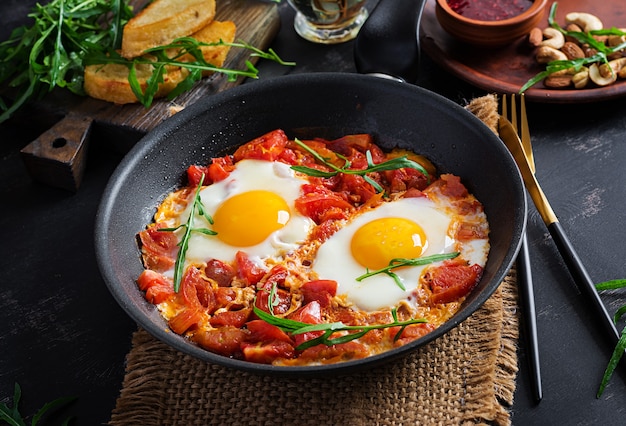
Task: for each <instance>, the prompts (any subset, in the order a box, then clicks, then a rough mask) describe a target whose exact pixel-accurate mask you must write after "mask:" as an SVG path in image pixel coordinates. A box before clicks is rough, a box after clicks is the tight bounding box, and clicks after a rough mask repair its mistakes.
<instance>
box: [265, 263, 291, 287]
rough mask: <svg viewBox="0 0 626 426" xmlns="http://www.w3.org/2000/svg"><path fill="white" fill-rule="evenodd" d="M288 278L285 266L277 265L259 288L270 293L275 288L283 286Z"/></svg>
mask: <svg viewBox="0 0 626 426" xmlns="http://www.w3.org/2000/svg"><path fill="white" fill-rule="evenodd" d="M287 276H289V272H288V271H287V268H285V267H284V266H283V265H276V266H274V267H272V269H270V272H269V273H268V274H267V276H266V278H265V280H264V281H263V282H262V283H259V286H258V288H259V289H261V288H262V289H264V290H267V291H270V290H271V289H272V287H274V286H276V287H280V286H283V285H284V284H285V279H286V278H287Z"/></svg>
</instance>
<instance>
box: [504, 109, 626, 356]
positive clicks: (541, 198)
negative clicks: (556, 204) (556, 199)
mask: <svg viewBox="0 0 626 426" xmlns="http://www.w3.org/2000/svg"><path fill="white" fill-rule="evenodd" d="M524 111H525V109H524ZM523 121H527V120H526V119H524V120H523ZM524 127H525V126H524V123H522V129H524ZM498 131H499V133H500V138H501V139H502V141H503V142H504V144H505V145H506V146H507V148H508V149H509V151H510V152H511V154H512V155H513V159H514V160H515V163H516V164H517V167H518V169H519V171H520V173H521V175H522V177H523V179H524V185H525V186H526V189H527V190H528V193H529V194H530V197H531V198H532V200H533V203H534V204H535V207H536V208H537V211H538V212H539V214H540V215H541V218H542V219H543V222H544V223H545V225H546V227H547V228H548V231H549V232H550V235H551V236H552V240H553V241H554V244H555V246H556V248H557V249H558V251H559V253H560V254H561V257H562V258H563V261H564V262H565V265H566V266H567V269H568V270H569V272H570V274H571V276H572V278H573V279H574V282H575V283H576V285H577V287H578V289H579V290H580V292H581V293H582V294H583V296H584V297H585V299H586V302H587V303H586V304H587V306H588V307H589V309H593V310H594V314H595V315H596V317H595V321H594V323H595V324H597V326H598V327H601V328H602V329H603V331H604V332H605V333H606V335H607V337H610V339H611V343H612V344H613V346H615V345H616V344H617V342H618V340H619V338H620V333H619V332H618V331H617V328H616V326H615V324H614V322H613V319H612V318H611V316H610V315H609V314H608V312H607V310H606V307H605V306H604V303H603V302H602V299H601V298H600V295H599V294H598V292H597V291H596V287H595V284H594V283H593V280H592V279H591V277H590V276H589V273H588V272H587V270H586V269H585V265H583V263H582V261H581V259H580V257H579V256H578V253H576V249H575V248H574V246H573V245H572V243H571V242H570V241H569V238H568V237H567V235H566V234H565V229H564V228H563V226H562V225H561V223H560V222H559V219H558V218H557V217H556V214H555V213H554V210H552V206H550V202H549V201H548V198H547V197H546V194H545V193H544V192H543V190H542V189H541V186H540V185H539V182H538V181H537V177H536V176H535V173H534V171H533V170H534V160H533V158H532V157H530V156H529V155H528V153H527V152H526V151H525V148H524V146H523V143H522V141H521V140H520V137H519V136H518V134H517V132H516V131H515V130H514V129H513V126H512V125H511V122H510V121H509V120H508V119H506V118H505V117H503V116H501V117H500V119H499V121H498ZM524 133H525V136H523V137H524V138H528V137H529V136H528V135H529V133H528V132H527V131H524ZM520 253H521V252H520Z"/></svg>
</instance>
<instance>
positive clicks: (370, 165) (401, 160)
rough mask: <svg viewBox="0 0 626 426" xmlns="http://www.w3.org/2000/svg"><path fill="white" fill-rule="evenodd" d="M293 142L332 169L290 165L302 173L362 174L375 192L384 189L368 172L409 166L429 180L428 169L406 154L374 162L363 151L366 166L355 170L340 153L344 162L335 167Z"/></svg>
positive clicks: (303, 146)
mask: <svg viewBox="0 0 626 426" xmlns="http://www.w3.org/2000/svg"><path fill="white" fill-rule="evenodd" d="M294 142H295V143H296V144H297V145H298V146H299V147H301V148H302V149H304V150H305V151H306V152H308V153H309V154H311V155H312V156H313V157H314V158H315V159H316V160H317V161H319V162H320V163H322V164H323V165H325V166H326V167H328V168H330V169H332V170H333V171H331V172H325V171H323V170H318V169H314V168H312V167H307V166H291V168H292V169H293V170H295V171H297V172H301V173H304V174H306V175H308V176H313V177H324V178H329V177H333V176H336V175H338V174H339V173H344V174H349V175H358V176H363V179H365V181H366V182H367V183H369V184H370V185H372V186H373V187H374V188H375V189H376V191H377V192H383V191H384V189H383V188H382V187H381V186H380V184H378V182H376V181H375V180H374V179H372V178H370V177H369V176H367V175H368V174H369V173H375V172H382V171H385V170H397V169H402V168H411V169H415V170H418V171H419V172H421V173H422V174H423V175H424V176H426V177H427V178H428V180H429V182H430V175H429V173H428V171H426V169H425V168H424V167H423V166H422V165H421V164H419V163H417V162H415V161H413V160H409V159H408V158H407V157H406V156H402V157H397V158H392V159H391V160H388V161H385V162H382V163H378V164H374V161H373V159H372V153H371V152H370V151H367V152H366V153H365V156H366V158H367V168H365V169H362V170H358V169H357V170H355V169H351V168H350V166H352V164H351V162H350V160H348V159H347V158H345V157H344V156H342V155H340V154H337V156H338V157H339V158H341V159H342V160H344V164H343V165H342V166H341V167H337V166H335V165H334V164H333V163H331V162H330V161H329V159H328V158H324V157H322V156H321V155H320V154H319V153H318V152H317V151H315V150H314V149H312V148H310V147H309V146H307V145H306V144H305V143H303V142H302V141H300V140H299V139H295V140H294Z"/></svg>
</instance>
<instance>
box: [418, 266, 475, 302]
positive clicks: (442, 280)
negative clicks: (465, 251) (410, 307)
mask: <svg viewBox="0 0 626 426" xmlns="http://www.w3.org/2000/svg"><path fill="white" fill-rule="evenodd" d="M482 273H483V268H482V267H481V266H480V265H472V266H469V265H466V264H461V263H455V262H444V264H443V265H442V266H439V267H436V268H431V269H430V270H429V271H428V272H427V273H426V274H425V279H426V282H428V283H429V285H430V289H431V290H432V295H431V301H432V302H433V303H450V302H454V301H455V300H458V299H460V298H461V297H464V296H467V294H468V293H469V292H470V291H471V290H472V289H473V288H474V286H476V284H477V283H478V281H480V278H481V276H482Z"/></svg>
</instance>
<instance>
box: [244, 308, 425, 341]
mask: <svg viewBox="0 0 626 426" xmlns="http://www.w3.org/2000/svg"><path fill="white" fill-rule="evenodd" d="M253 310H254V313H255V314H256V315H257V316H258V317H259V318H260V319H262V320H263V321H265V322H267V323H268V324H272V325H275V326H276V327H278V328H280V329H281V330H283V331H284V332H286V333H291V334H303V333H310V332H314V331H323V332H324V334H322V335H321V336H319V337H316V338H314V339H310V340H307V341H306V342H303V343H301V344H300V345H298V346H297V347H296V350H299V351H303V350H305V349H307V348H310V347H313V346H317V345H326V346H332V345H338V344H341V343H346V342H350V341H352V340H356V339H358V338H360V337H363V336H364V335H365V334H367V333H368V332H370V331H371V330H380V329H383V328H390V327H400V330H399V331H398V332H397V333H396V335H395V337H394V340H397V339H399V338H400V335H402V332H403V331H404V329H405V328H406V327H407V326H409V325H412V324H423V323H426V322H428V321H427V320H426V319H424V318H414V319H410V320H408V321H398V314H397V311H396V309H395V308H394V309H392V311H391V314H392V316H393V322H390V323H387V324H372V325H345V324H344V323H342V322H331V323H321V324H308V323H305V322H300V321H294V320H291V319H289V318H281V317H277V316H274V315H271V314H268V313H267V312H265V311H263V310H261V309H259V308H257V307H256V306H254V308H253ZM338 331H354V332H353V333H348V334H345V335H342V336H339V337H335V338H331V337H330V336H331V335H333V334H334V333H336V332H338Z"/></svg>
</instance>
